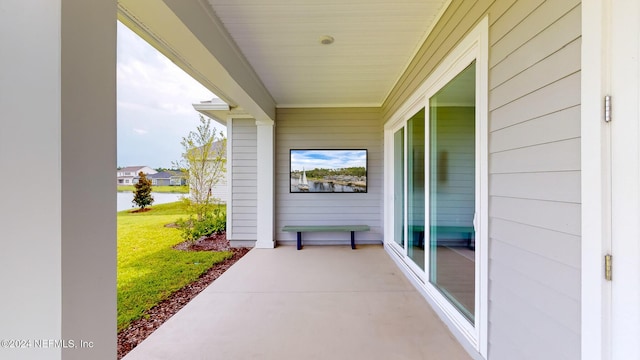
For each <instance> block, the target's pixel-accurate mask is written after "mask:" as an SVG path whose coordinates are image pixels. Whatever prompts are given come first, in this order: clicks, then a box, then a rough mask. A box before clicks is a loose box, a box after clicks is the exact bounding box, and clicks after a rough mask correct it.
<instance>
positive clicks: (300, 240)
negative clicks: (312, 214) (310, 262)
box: [298, 231, 302, 250]
mask: <svg viewBox="0 0 640 360" xmlns="http://www.w3.org/2000/svg"><path fill="white" fill-rule="evenodd" d="M300 249H302V232H300V231H298V250H300Z"/></svg>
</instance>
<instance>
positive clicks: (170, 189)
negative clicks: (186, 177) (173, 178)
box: [118, 185, 189, 194]
mask: <svg viewBox="0 0 640 360" xmlns="http://www.w3.org/2000/svg"><path fill="white" fill-rule="evenodd" d="M134 190H135V188H134V187H133V185H118V192H123V191H130V192H133V191H134ZM151 191H153V192H158V193H178V194H188V193H189V187H188V186H186V185H183V186H169V185H154V186H151Z"/></svg>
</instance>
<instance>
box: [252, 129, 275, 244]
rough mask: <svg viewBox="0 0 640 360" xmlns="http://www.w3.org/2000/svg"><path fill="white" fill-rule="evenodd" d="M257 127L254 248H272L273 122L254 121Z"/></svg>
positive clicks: (273, 242)
mask: <svg viewBox="0 0 640 360" xmlns="http://www.w3.org/2000/svg"><path fill="white" fill-rule="evenodd" d="M256 126H257V128H258V130H257V131H258V134H257V135H258V140H257V151H258V161H257V162H258V165H257V167H258V169H257V171H258V176H257V182H258V184H257V190H258V205H257V207H258V208H257V218H258V219H257V232H258V233H257V239H256V240H257V241H256V248H274V247H275V241H274V239H273V236H274V229H273V227H274V214H273V211H274V195H275V194H274V186H273V185H274V180H273V179H274V131H273V127H274V123H273V121H256Z"/></svg>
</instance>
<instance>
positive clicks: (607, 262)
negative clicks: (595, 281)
mask: <svg viewBox="0 0 640 360" xmlns="http://www.w3.org/2000/svg"><path fill="white" fill-rule="evenodd" d="M611 273H612V268H611V255H610V254H607V255H605V256H604V278H605V279H606V280H608V281H611Z"/></svg>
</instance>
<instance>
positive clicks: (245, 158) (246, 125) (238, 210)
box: [227, 119, 258, 241]
mask: <svg viewBox="0 0 640 360" xmlns="http://www.w3.org/2000/svg"><path fill="white" fill-rule="evenodd" d="M232 127H233V128H232V131H231V137H232V139H231V146H232V148H233V149H232V152H231V154H232V156H233V158H232V160H231V176H232V179H233V180H232V183H231V184H232V186H233V189H232V190H231V196H232V202H231V206H232V215H231V216H232V220H231V224H232V225H231V226H232V227H233V228H232V238H231V240H250V241H255V240H256V238H257V229H256V227H257V213H256V209H257V199H258V197H257V182H256V181H257V180H256V178H257V162H256V161H257V150H256V144H257V127H256V122H255V120H253V119H233V120H232ZM227 175H229V174H227Z"/></svg>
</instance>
